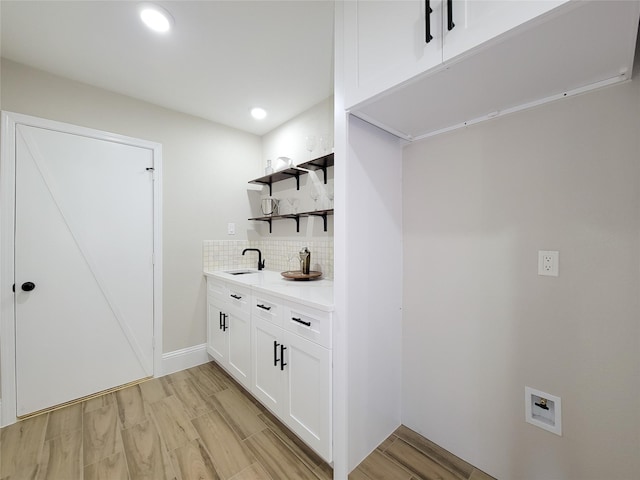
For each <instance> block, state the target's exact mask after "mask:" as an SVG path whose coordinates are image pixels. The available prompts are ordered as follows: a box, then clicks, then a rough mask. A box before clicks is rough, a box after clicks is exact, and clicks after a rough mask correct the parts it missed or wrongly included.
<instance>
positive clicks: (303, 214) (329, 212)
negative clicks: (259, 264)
mask: <svg viewBox="0 0 640 480" xmlns="http://www.w3.org/2000/svg"><path fill="white" fill-rule="evenodd" d="M330 215H333V208H331V209H328V210H314V211H312V212H300V213H291V214H285V215H265V216H264V217H255V218H250V219H249V220H256V221H258V222H267V223H268V224H269V233H272V231H271V230H272V229H271V227H272V222H273V220H282V219H291V220H295V222H296V232H298V233H300V219H301V218H304V217H322V220H323V221H324V231H325V232H326V231H327V217H328V216H330Z"/></svg>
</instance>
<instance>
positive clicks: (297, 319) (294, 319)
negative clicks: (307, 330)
mask: <svg viewBox="0 0 640 480" xmlns="http://www.w3.org/2000/svg"><path fill="white" fill-rule="evenodd" d="M291 320H293V321H294V322H298V323H301V324H302V325H306V326H307V327H310V326H311V322H305V321H304V320H302V319H301V318H296V317H291Z"/></svg>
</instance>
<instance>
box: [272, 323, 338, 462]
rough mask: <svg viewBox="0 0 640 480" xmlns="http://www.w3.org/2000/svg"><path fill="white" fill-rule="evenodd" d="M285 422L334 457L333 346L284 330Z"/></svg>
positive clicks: (328, 457)
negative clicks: (332, 442)
mask: <svg viewBox="0 0 640 480" xmlns="http://www.w3.org/2000/svg"><path fill="white" fill-rule="evenodd" d="M283 343H284V344H285V346H286V348H287V350H286V351H287V352H288V356H287V357H286V358H287V361H286V363H287V365H286V366H285V372H286V380H285V387H284V393H285V401H284V402H283V407H284V412H283V414H282V415H283V418H284V423H285V424H287V426H288V427H289V428H290V429H291V430H293V431H294V432H296V433H297V434H298V436H299V437H300V438H302V440H304V441H305V442H306V443H307V444H308V445H309V446H311V447H312V448H313V449H314V450H315V451H316V452H318V454H319V455H320V456H321V457H322V458H324V459H325V460H327V461H331V418H332V415H331V350H329V349H327V348H325V347H322V346H320V345H318V344H316V343H313V342H310V341H309V340H307V339H306V338H303V337H300V336H298V335H295V334H292V333H291V332H287V331H285V332H284V342H283Z"/></svg>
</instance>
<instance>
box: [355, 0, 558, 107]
mask: <svg viewBox="0 0 640 480" xmlns="http://www.w3.org/2000/svg"><path fill="white" fill-rule="evenodd" d="M565 1H567V0H545V1H540V0H538V1H523V0H508V1H505V0H501V1H484V0H430V1H426V0H380V1H377V0H375V1H374V0H356V1H349V2H345V6H344V15H345V82H346V100H347V102H346V103H347V107H351V106H353V105H356V104H358V103H360V102H362V101H364V100H366V99H368V98H370V97H372V96H374V95H376V94H378V93H381V92H383V91H385V90H387V89H388V88H390V87H393V86H395V85H398V84H400V83H402V82H404V81H406V80H409V79H410V78H413V77H414V76H416V75H418V74H420V73H423V72H426V71H429V70H431V69H434V68H437V67H441V66H442V63H443V61H446V60H449V59H451V58H454V57H456V56H458V55H460V54H461V53H464V52H466V51H468V50H470V49H472V48H474V47H476V46H478V45H480V44H482V43H484V42H486V41H488V40H491V39H492V38H495V37H497V36H499V35H501V34H502V33H505V32H507V31H509V30H511V29H512V28H514V27H517V26H519V25H522V24H523V23H525V22H527V21H528V20H531V19H532V18H536V17H538V16H540V15H542V14H543V13H546V12H548V11H549V10H551V9H553V8H555V7H557V6H558V5H560V4H562V3H564V2H565Z"/></svg>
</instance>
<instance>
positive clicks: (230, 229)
mask: <svg viewBox="0 0 640 480" xmlns="http://www.w3.org/2000/svg"><path fill="white" fill-rule="evenodd" d="M235 234H236V224H235V223H227V235H235Z"/></svg>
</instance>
